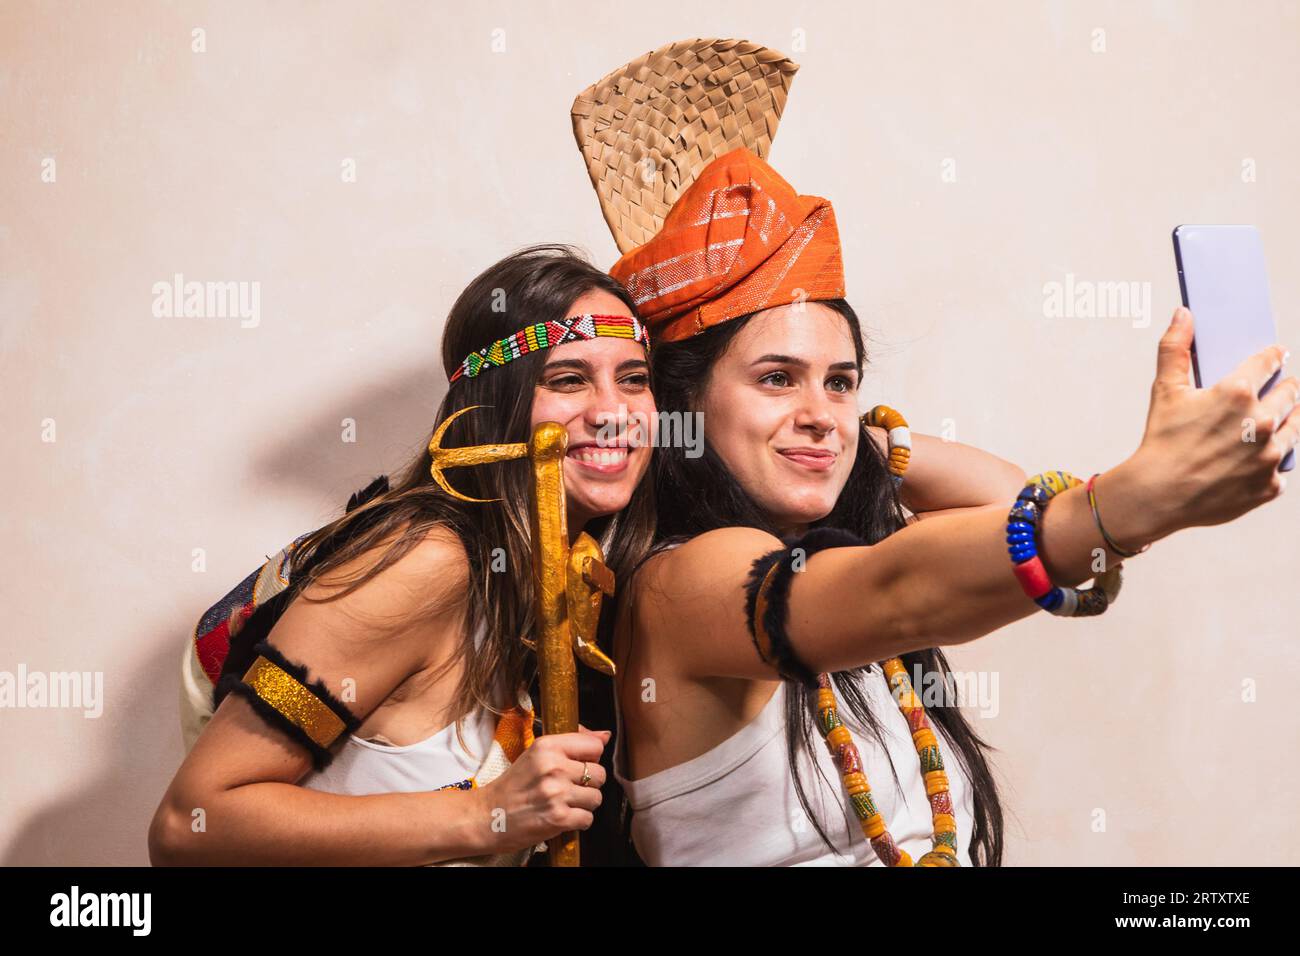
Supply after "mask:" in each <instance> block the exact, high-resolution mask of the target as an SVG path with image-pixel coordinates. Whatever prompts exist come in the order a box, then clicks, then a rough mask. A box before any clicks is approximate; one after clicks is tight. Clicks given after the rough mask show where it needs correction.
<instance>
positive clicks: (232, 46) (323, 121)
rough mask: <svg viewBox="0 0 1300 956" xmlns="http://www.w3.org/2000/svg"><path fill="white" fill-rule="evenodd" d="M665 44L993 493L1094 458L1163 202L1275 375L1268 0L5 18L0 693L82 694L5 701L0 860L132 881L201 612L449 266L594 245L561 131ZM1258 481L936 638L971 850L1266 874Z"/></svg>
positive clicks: (1280, 698)
mask: <svg viewBox="0 0 1300 956" xmlns="http://www.w3.org/2000/svg"><path fill="white" fill-rule="evenodd" d="M197 29H201V30H202V31H204V33H203V36H204V40H205V43H206V47H205V50H204V51H203V52H196V51H195V50H194V49H193V44H194V43H195V38H194V34H193V32H192V31H194V30H197ZM1098 31H1101V32H1100V33H1099V32H1098ZM692 36H741V37H745V38H748V39H753V40H756V41H759V42H762V43H765V44H768V45H770V46H773V47H775V48H777V49H779V50H782V51H784V52H787V53H789V54H790V55H791V56H792V57H793V58H794V59H795V60H796V61H797V62H799V63H800V64H801V67H802V69H801V70H800V72H799V74H798V75H797V77H796V78H795V81H794V85H793V88H792V91H791V95H790V99H789V104H788V107H787V110H786V115H785V118H784V121H783V123H782V127H781V132H780V135H779V136H778V137H777V139H776V142H775V146H774V148H773V151H772V154H771V160H772V162H773V163H774V164H775V165H776V166H777V168H778V169H780V170H781V171H782V173H783V174H784V175H785V176H786V177H787V178H789V179H790V180H791V182H793V183H794V184H795V185H796V187H797V188H798V189H799V190H800V191H801V192H804V193H814V194H819V195H824V196H828V197H830V198H831V199H832V200H833V201H834V202H835V204H836V208H837V212H838V217H839V221H840V228H841V230H842V239H843V243H844V247H845V253H846V261H847V266H848V288H849V295H850V298H851V300H852V301H853V302H854V304H855V305H856V307H857V308H858V310H859V312H860V313H861V314H862V315H863V316H864V317H865V319H866V322H867V324H868V326H869V332H870V334H871V336H872V338H873V341H874V343H875V344H874V350H873V353H874V363H873V369H872V370H871V373H870V375H869V377H868V380H867V383H866V386H865V387H864V389H863V394H862V403H863V406H864V407H867V406H869V405H870V404H873V403H875V402H877V401H887V402H889V403H890V404H894V405H896V406H898V407H899V408H901V409H903V410H905V413H906V414H907V415H908V417H909V418H910V420H911V422H912V424H913V427H914V428H915V429H917V430H919V431H923V432H928V433H931V434H941V433H943V432H944V430H945V429H947V430H948V433H949V434H950V435H951V436H952V437H955V438H956V439H957V440H960V441H963V442H968V443H971V444H975V445H979V446H981V447H985V448H988V449H990V450H992V451H994V452H996V453H998V454H1000V455H1002V456H1004V457H1007V458H1009V459H1011V460H1013V461H1016V462H1017V463H1019V464H1021V465H1022V466H1024V467H1025V468H1026V470H1027V471H1029V472H1030V473H1033V472H1036V471H1041V470H1045V469H1049V468H1066V469H1069V470H1071V471H1073V472H1075V473H1076V474H1079V475H1084V476H1086V475H1088V474H1090V473H1092V472H1093V471H1099V470H1104V469H1105V468H1108V467H1110V466H1112V465H1114V464H1116V463H1118V462H1119V461H1120V460H1122V459H1123V458H1124V457H1126V456H1127V455H1128V454H1129V453H1131V452H1132V451H1133V449H1134V448H1135V447H1136V446H1137V443H1138V441H1139V439H1140V437H1141V433H1142V427H1143V423H1144V420H1145V410H1146V401H1147V392H1148V388H1149V385H1150V381H1151V377H1152V373H1153V370H1154V361H1155V347H1156V342H1157V340H1158V338H1159V337H1160V334H1161V333H1162V331H1163V329H1164V327H1165V325H1166V324H1167V322H1168V319H1169V316H1170V314H1171V312H1172V310H1173V308H1174V307H1175V306H1176V305H1177V303H1178V287H1177V281H1176V274H1175V271H1174V264H1173V254H1172V249H1171V244H1170V231H1171V230H1172V228H1173V227H1174V226H1175V225H1177V224H1178V223H1182V222H1245V223H1254V224H1256V225H1257V226H1258V227H1259V228H1260V230H1261V233H1262V235H1263V237H1264V242H1265V248H1266V253H1267V256H1268V260H1269V265H1270V269H1271V279H1272V292H1273V298H1274V303H1275V308H1276V311H1277V315H1278V324H1279V337H1280V340H1281V341H1283V342H1287V343H1288V344H1289V345H1290V346H1291V348H1292V350H1293V351H1296V352H1297V354H1300V321H1298V320H1297V318H1296V315H1295V309H1294V306H1293V303H1295V302H1296V300H1297V297H1298V294H1300V287H1298V282H1300V280H1298V279H1297V270H1296V269H1295V263H1296V261H1297V256H1298V255H1300V243H1298V242H1297V237H1296V231H1295V223H1296V220H1297V216H1298V214H1300V203H1298V202H1297V191H1296V156H1297V155H1298V154H1300V120H1298V119H1297V111H1296V109H1295V104H1294V94H1295V91H1296V90H1297V89H1300V59H1298V58H1297V57H1296V48H1297V40H1298V39H1300V8H1298V6H1297V4H1296V3H1295V2H1266V0H1260V2H1252V3H1249V4H1227V3H1211V2H1177V3H1175V2H1133V3H1104V2H1096V3H1083V2H1078V3H1075V2H1046V0H1015V2H998V3H989V4H966V3H960V2H931V3H925V4H908V3H896V2H853V3H847V2H844V3H820V4H812V3H808V4H789V3H775V2H767V0H764V2H748V3H733V2H714V3H710V4H703V3H699V2H697V0H690V2H671V0H664V2H661V3H658V4H655V5H653V6H647V5H645V4H630V3H627V4H616V3H608V2H603V3H590V2H582V3H529V4H524V3H479V4H474V5H472V6H471V5H467V4H460V3H456V4H452V3H395V2H387V3H376V4H355V3H298V2H282V3H275V4H255V3H244V2H238V3H234V2H232V3H208V2H195V3H158V2H133V3H130V4H117V5H109V4H102V3H72V2H58V3H55V2H50V3H34V2H12V0H11V2H9V3H6V4H4V5H3V6H0V316H2V322H0V354H2V358H0V361H2V362H3V371H2V378H0V380H2V381H3V388H4V400H3V402H0V441H3V448H4V455H3V458H4V467H3V471H2V472H0V474H2V475H3V483H4V502H5V507H4V509H3V515H0V527H2V528H3V536H4V538H3V540H4V548H3V553H2V555H0V562H2V564H0V575H2V576H3V581H4V593H3V597H4V616H5V626H4V627H3V631H2V636H0V670H5V671H10V672H16V671H17V669H18V668H19V666H20V665H22V666H25V667H26V668H27V670H28V671H29V672H31V671H45V672H49V671H82V672H85V671H89V672H102V674H103V690H104V704H103V713H102V715H101V716H99V717H98V718H87V717H85V716H83V715H82V713H81V712H80V711H75V710H68V709H62V710H60V709H0V762H2V768H0V790H2V793H0V805H2V806H3V814H2V815H0V861H2V862H3V863H5V864H74V863H75V864H142V863H146V862H147V854H146V847H145V831H146V827H147V825H148V821H149V818H150V816H151V815H152V812H153V809H154V807H155V805H156V804H157V801H158V799H159V797H160V796H161V794H162V791H163V789H164V788H165V786H166V784H167V782H168V780H169V779H170V776H171V774H172V773H173V771H174V769H175V767H176V766H177V764H178V763H179V761H180V758H181V740H180V733H179V728H178V725H177V702H176V696H177V677H178V670H179V662H180V655H181V650H182V645H183V643H184V641H185V639H186V636H187V634H188V633H189V631H190V630H191V628H192V627H193V625H194V622H195V620H196V619H197V617H198V615H199V614H200V613H201V612H202V611H203V610H204V609H205V608H206V607H207V606H208V605H209V604H211V603H212V602H213V601H215V600H216V599H217V598H218V597H220V596H221V595H222V594H224V593H225V592H226V591H227V590H228V589H229V588H230V587H232V586H233V585H234V584H235V583H236V582H237V581H239V580H240V579H241V578H242V577H243V576H244V575H245V574H247V573H248V572H249V571H251V570H252V569H253V568H254V567H255V566H256V565H257V564H259V563H260V562H261V561H262V560H263V557H264V556H265V555H267V554H271V553H274V551H276V550H277V549H279V548H280V547H281V546H283V545H284V544H285V543H286V542H287V541H288V540H290V539H291V538H292V537H294V536H295V535H297V534H299V533H300V532H302V531H304V530H307V529H309V528H314V527H316V526H317V525H319V524H320V523H322V522H323V521H325V520H326V519H328V518H329V517H331V516H332V515H333V514H335V513H336V512H337V511H338V509H340V508H341V506H342V504H343V503H344V501H345V500H346V497H347V495H348V494H349V493H350V492H351V491H352V490H354V489H356V488H357V487H360V486H361V485H362V484H364V483H365V482H366V481H367V480H368V479H369V478H371V477H373V476H374V475H376V474H379V473H381V472H385V471H389V470H392V469H395V468H396V467H398V466H399V465H400V464H401V463H402V462H403V461H404V460H405V459H406V458H407V456H408V455H410V454H412V453H413V452H414V451H415V450H416V449H417V448H418V447H419V445H420V443H421V440H422V438H423V436H424V433H425V429H426V428H427V427H428V425H429V424H430V421H431V415H432V412H433V410H434V408H435V406H436V404H437V402H438V400H439V398H440V397H441V395H442V393H443V391H444V389H445V380H444V377H443V374H442V372H441V370H440V368H439V362H438V358H437V346H438V340H439V336H440V334H441V328H442V321H443V318H442V317H443V316H444V314H445V311H446V309H447V307H448V306H449V305H450V303H451V301H452V298H453V297H454V295H455V294H456V292H457V291H459V289H460V288H461V287H462V286H463V285H464V284H465V283H466V282H467V281H468V280H469V279H470V278H471V277H472V276H473V275H475V274H476V273H477V272H478V271H480V270H481V269H482V268H484V267H485V266H487V265H488V264H489V263H491V262H492V261H494V260H496V259H497V258H499V257H500V256H502V255H504V254H505V253H507V252H508V251H510V250H512V249H514V248H516V247H518V246H521V245H523V244H525V243H530V242H536V241H543V240H562V241H569V242H574V243H577V244H579V245H581V246H583V247H584V248H586V249H588V250H589V251H590V252H591V254H592V256H593V257H594V258H595V260H596V261H597V262H599V263H600V264H602V265H606V266H607V265H609V264H610V263H612V262H613V260H614V258H615V250H614V245H613V242H612V240H611V239H610V236H609V234H608V232H607V231H606V228H605V226H604V223H603V220H602V219H601V216H600V212H599V209H598V206H597V203H596V200H595V196H594V193H593V192H592V190H591V187H590V185H589V182H588V179H587V175H586V172H585V169H584V167H583V164H582V162H581V159H580V157H579V155H578V152H577V149H576V147H575V145H574V142H573V137H572V133H571V130H570V126H569V116H568V109H569V105H570V103H571V102H572V100H573V97H574V95H575V94H576V93H578V92H579V91H580V90H581V89H583V88H584V87H585V86H587V85H588V84H589V83H591V82H593V81H594V80H596V79H597V78H599V77H601V76H603V75H604V74H605V73H606V72H608V71H609V70H611V69H613V68H614V67H616V66H618V65H619V64H622V63H625V62H627V61H628V60H630V59H632V58H634V57H636V56H639V55H640V54H642V53H645V52H646V51H647V50H650V49H652V48H654V47H657V46H659V45H661V44H663V43H666V42H668V41H671V40H675V39H682V38H686V37H692ZM349 159H350V160H353V161H354V162H355V169H356V181H355V182H345V181H343V176H342V169H343V164H344V163H345V161H347V160H349ZM50 161H52V162H53V163H54V166H53V169H54V171H55V179H54V181H52V182H50V181H46V179H47V178H48V171H49V168H50V166H49V162H50ZM177 273H181V274H183V275H184V276H185V277H186V279H188V280H194V279H197V280H200V281H240V282H249V283H251V282H257V283H259V284H260V294H261V301H260V318H259V321H258V323H257V324H256V326H255V327H247V328H246V327H242V323H241V322H240V320H239V319H238V318H234V317H232V318H156V317H155V316H154V315H153V308H152V307H153V301H154V295H153V292H152V288H153V285H154V283H156V282H160V281H161V282H169V281H171V279H172V277H173V276H174V275H175V274H177ZM1067 276H1073V281H1074V282H1076V283H1079V282H1134V283H1138V284H1139V288H1148V289H1149V291H1150V307H1149V311H1148V312H1147V314H1146V317H1145V321H1144V319H1143V317H1141V316H1137V317H1134V316H1127V317H1125V316H1120V317H1114V316H1112V317H1098V318H1052V317H1049V316H1048V315H1047V314H1046V311H1045V307H1044V299H1045V295H1044V287H1045V285H1046V284H1048V283H1053V282H1061V283H1065V282H1066V281H1067ZM1141 284H1149V285H1146V286H1142V285H1141ZM345 419H351V420H353V421H354V422H355V423H356V440H355V441H354V442H347V441H344V440H343V435H344V427H343V424H342V423H343V422H344V420H345ZM50 439H53V440H50ZM1293 486H1294V479H1293ZM1298 493H1300V492H1297V491H1296V490H1295V489H1294V487H1293V490H1292V491H1291V492H1290V493H1289V494H1287V495H1284V496H1283V497H1282V498H1281V499H1279V500H1278V501H1275V502H1273V503H1271V504H1270V505H1267V506H1265V507H1264V508H1263V509H1261V510H1259V511H1257V512H1255V513H1253V514H1251V515H1248V516H1247V517H1245V518H1244V519H1242V520H1239V521H1237V522H1235V523H1233V524H1231V525H1227V526H1221V527H1217V528H1209V529H1197V530H1194V531H1190V532H1184V533H1182V534H1179V535H1177V536H1175V537H1173V538H1170V539H1166V540H1165V541H1163V542H1161V543H1159V544H1157V545H1156V546H1155V547H1153V548H1152V549H1151V551H1150V552H1148V553H1147V554H1146V555H1143V556H1142V557H1141V558H1140V559H1137V560H1133V561H1131V562H1129V566H1128V568H1127V578H1126V583H1125V588H1124V594H1123V596H1122V598H1121V599H1120V601H1119V603H1118V604H1117V605H1116V606H1115V607H1114V608H1113V609H1112V610H1111V611H1110V612H1109V613H1108V614H1106V615H1105V617H1103V618H1101V619H1099V620H1096V621H1087V622H1084V621H1079V622H1075V621H1061V620H1058V619H1056V618H1053V617H1051V616H1049V615H1046V614H1039V615H1037V616H1035V617H1031V618H1028V619H1026V620H1024V621H1022V622H1019V623H1017V624H1015V625H1013V626H1011V627H1008V628H1005V629H1004V630H1002V631H1000V632H998V633H996V634H994V635H991V636H989V637H987V638H985V639H983V640H981V641H979V642H977V643H975V644H972V645H967V646H964V647H960V648H957V649H954V650H953V651H952V652H951V654H950V658H951V660H952V661H953V664H954V667H956V668H958V669H959V670H965V671H973V672H977V673H978V674H981V675H983V677H984V679H985V680H986V681H992V680H996V682H997V684H996V690H997V696H996V715H995V716H980V714H979V711H978V710H972V711H971V712H970V713H971V717H972V719H973V720H974V721H975V724H976V727H977V729H978V730H979V731H980V732H981V733H982V734H984V735H985V736H986V737H987V739H989V740H990V741H991V742H992V743H994V744H995V745H996V746H997V747H998V748H999V751H1000V752H999V754H998V756H997V769H998V772H999V775H1000V777H1001V780H1002V782H1003V793H1004V797H1005V801H1006V805H1007V808H1008V821H1007V822H1008V839H1009V852H1008V854H1007V859H1008V862H1010V863H1013V864H1048V865H1055V864H1084V865H1114V864H1175V865H1184V864H1208V865H1223V864H1289V863H1292V862H1294V859H1295V854H1296V851H1297V850H1298V849H1300V826H1298V825H1297V822H1296V816H1295V814H1294V813H1293V812H1292V806H1293V804H1294V802H1295V796H1296V792H1297V782H1298V781H1297V770H1296V768H1295V766H1294V761H1293V760H1292V759H1291V757H1292V756H1293V755H1294V754H1295V753H1296V752H1297V751H1298V750H1300V717H1298V716H1297V708H1296V704H1295V698H1294V689H1293V688H1294V686H1295V683H1296V678H1297V676H1300V653H1298V651H1297V640H1296V638H1297V631H1298V629H1300V628H1298V627H1297V620H1300V597H1298V596H1297V584H1296V581H1297V571H1296V568H1297V563H1298V561H1300V539H1298V538H1297V535H1296V533H1295V529H1296V519H1297V515H1298V514H1300V499H1297V498H1296V497H1295V495H1296V494H1298ZM196 549H201V550H202V555H203V558H204V561H205V570H201V571H200V570H195V563H196V557H195V555H196ZM864 613H869V609H864ZM986 686H989V687H991V686H992V685H991V684H990V685H986Z"/></svg>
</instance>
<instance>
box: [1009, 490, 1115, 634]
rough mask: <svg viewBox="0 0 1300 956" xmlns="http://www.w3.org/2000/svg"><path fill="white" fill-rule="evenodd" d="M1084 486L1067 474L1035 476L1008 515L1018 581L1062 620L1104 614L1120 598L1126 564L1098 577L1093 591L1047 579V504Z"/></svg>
mask: <svg viewBox="0 0 1300 956" xmlns="http://www.w3.org/2000/svg"><path fill="white" fill-rule="evenodd" d="M1081 484H1083V482H1082V481H1080V480H1079V479H1078V478H1076V477H1074V475H1072V474H1070V473H1069V472H1067V471H1049V472H1044V473H1042V474H1038V475H1034V476H1033V477H1032V478H1030V479H1029V481H1028V482H1027V483H1026V484H1025V487H1024V488H1023V489H1022V490H1021V492H1020V494H1018V495H1017V496H1016V503H1015V504H1014V505H1013V506H1012V508H1011V511H1010V513H1009V514H1008V515H1007V552H1008V553H1009V554H1010V555H1011V570H1012V571H1013V572H1014V573H1015V576H1016V580H1018V581H1019V582H1020V586H1021V587H1022V588H1023V589H1024V591H1025V593H1026V594H1027V595H1029V597H1031V598H1033V600H1034V603H1035V604H1037V605H1038V606H1039V607H1041V608H1042V609H1043V610H1045V611H1050V612H1051V613H1053V614H1056V615H1058V616H1060V617H1090V616H1094V615H1097V614H1102V613H1104V612H1105V610H1106V608H1108V607H1109V606H1110V604H1111V602H1112V601H1114V600H1115V598H1116V597H1117V596H1118V595H1119V590H1120V585H1121V584H1123V576H1122V575H1121V573H1120V569H1121V568H1122V567H1123V562H1120V561H1117V562H1115V564H1114V565H1113V566H1112V567H1110V568H1108V569H1107V570H1105V571H1103V572H1102V573H1101V574H1099V575H1097V577H1096V579H1095V580H1096V583H1095V584H1094V585H1093V586H1092V587H1090V588H1068V587H1067V588H1059V587H1057V586H1056V585H1054V584H1052V582H1051V580H1050V579H1049V578H1048V576H1047V568H1046V567H1044V565H1043V561H1042V559H1041V558H1040V557H1039V556H1038V544H1037V537H1038V531H1039V522H1040V520H1041V518H1042V515H1043V512H1044V511H1046V509H1047V503H1048V502H1049V501H1050V500H1051V499H1052V498H1053V497H1055V496H1056V495H1057V494H1059V493H1060V492H1062V491H1065V490H1066V489H1069V488H1073V487H1075V486H1076V485H1081Z"/></svg>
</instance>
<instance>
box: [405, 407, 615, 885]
mask: <svg viewBox="0 0 1300 956" xmlns="http://www.w3.org/2000/svg"><path fill="white" fill-rule="evenodd" d="M479 407H481V406H478V405H470V406H469V407H467V408H462V409H461V410H460V411H458V412H456V413H455V414H453V415H450V416H448V418H447V420H446V421H445V422H443V423H442V424H441V425H439V426H438V428H437V430H436V431H435V432H434V433H433V438H432V439H430V441H429V454H430V455H431V456H432V458H433V464H432V466H431V468H430V471H431V472H432V474H433V480H434V481H436V482H437V483H438V487H440V488H441V489H442V490H443V491H445V492H447V494H449V495H451V496H452V497H454V498H459V499H460V500H461V501H470V502H477V503H483V504H487V503H489V502H492V501H500V500H501V499H500V498H470V497H468V496H466V495H462V494H461V493H460V492H459V491H457V490H456V489H455V488H453V487H452V486H451V485H450V483H448V481H447V479H446V477H445V476H444V475H443V470H444V469H446V468H465V467H469V466H472V465H483V464H487V463H489V462H494V461H510V460H511V459H515V458H527V459H529V461H531V462H532V466H533V495H532V500H531V501H530V502H529V512H530V515H531V518H532V537H533V585H534V591H535V592H536V595H537V623H536V628H535V631H534V635H533V640H532V641H528V642H527V643H528V645H529V647H532V648H533V649H534V650H535V651H536V652H537V680H538V684H539V685H540V686H541V691H542V700H541V712H542V733H543V734H569V733H574V732H575V731H577V729H578V672H577V667H576V666H575V664H574V655H577V658H578V660H581V661H582V662H583V663H584V664H586V665H587V666H588V667H591V668H594V669H595V670H598V671H600V672H601V673H602V674H605V675H606V676H608V677H613V676H614V662H613V661H611V660H610V659H609V658H608V657H606V656H605V655H604V654H603V653H601V650H600V648H599V647H597V646H596V624H597V622H598V621H599V620H600V601H601V596H602V595H605V594H608V595H611V596H612V595H613V594H614V573H613V572H612V571H610V570H609V568H607V567H606V566H605V556H604V554H602V553H601V550H600V545H598V544H597V543H596V541H595V539H593V538H592V537H591V535H589V534H587V533H586V532H585V531H584V532H582V533H581V534H579V535H578V538H577V540H576V541H574V542H573V544H572V546H570V544H569V528H568V520H567V517H566V514H565V505H564V455H565V453H566V452H567V451H568V449H569V434H568V432H567V431H565V429H564V426H562V425H558V424H556V423H555V422H542V423H541V424H539V425H538V426H537V427H535V428H534V429H533V437H532V439H531V440H530V441H528V442H517V443H513V444H505V445H471V446H468V447H464V448H443V447H442V436H443V435H444V434H446V432H447V429H448V428H449V427H450V426H451V423H452V422H454V421H455V420H456V419H457V418H459V417H460V416H461V415H464V414H465V413H466V412H468V411H472V410H474V409H475V408H479ZM548 847H549V852H550V858H551V865H552V866H577V865H578V834H577V833H576V832H572V831H571V832H569V833H561V834H560V835H559V836H558V837H556V838H555V839H554V840H551V841H549V843H548Z"/></svg>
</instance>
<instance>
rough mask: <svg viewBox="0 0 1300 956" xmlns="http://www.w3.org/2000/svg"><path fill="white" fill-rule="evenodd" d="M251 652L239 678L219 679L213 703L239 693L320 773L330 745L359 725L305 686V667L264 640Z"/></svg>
mask: <svg viewBox="0 0 1300 956" xmlns="http://www.w3.org/2000/svg"><path fill="white" fill-rule="evenodd" d="M253 652H254V653H255V654H256V655H257V657H256V658H255V659H254V660H253V665H252V666H251V667H250V668H249V669H248V670H247V671H246V672H245V673H244V676H243V677H240V676H239V675H238V674H227V675H226V676H225V677H223V678H221V684H222V685H223V686H221V687H218V689H217V697H218V699H220V698H221V697H223V696H224V694H225V693H226V692H231V693H236V694H239V696H241V697H243V698H244V699H245V700H247V701H248V702H249V703H250V704H251V705H252V707H253V710H254V711H256V712H257V714H258V715H259V716H260V717H261V718H262V719H263V720H265V721H266V722H267V723H268V724H270V725H271V726H272V727H276V728H278V729H280V730H282V731H284V732H285V733H286V734H288V735H289V736H290V737H291V738H292V739H293V740H295V741H297V742H298V743H300V744H302V745H303V746H304V747H306V748H307V750H308V751H309V752H310V753H311V758H312V765H313V766H314V767H315V768H316V769H317V770H323V769H324V768H325V767H327V766H329V764H330V761H332V760H333V759H334V754H333V752H332V751H331V750H330V749H329V748H330V746H331V745H333V744H334V742H335V741H337V740H338V739H339V738H340V737H343V736H344V735H346V734H351V733H354V732H355V731H356V730H357V728H358V727H360V726H361V721H360V720H358V719H357V718H356V717H354V716H353V715H352V712H351V711H349V710H348V709H347V707H346V706H345V705H344V704H343V702H342V701H340V700H339V699H338V698H337V697H335V696H334V695H333V694H331V693H330V692H329V690H328V689H326V687H325V684H324V682H322V681H319V680H316V681H309V680H308V677H307V668H305V667H303V666H302V665H300V664H295V663H293V662H292V661H290V660H288V659H286V658H285V656H284V655H283V654H281V653H280V652H279V651H277V650H276V649H275V648H274V647H272V646H271V645H270V644H268V643H267V642H266V641H262V642H261V643H259V644H256V645H254V647H253Z"/></svg>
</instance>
